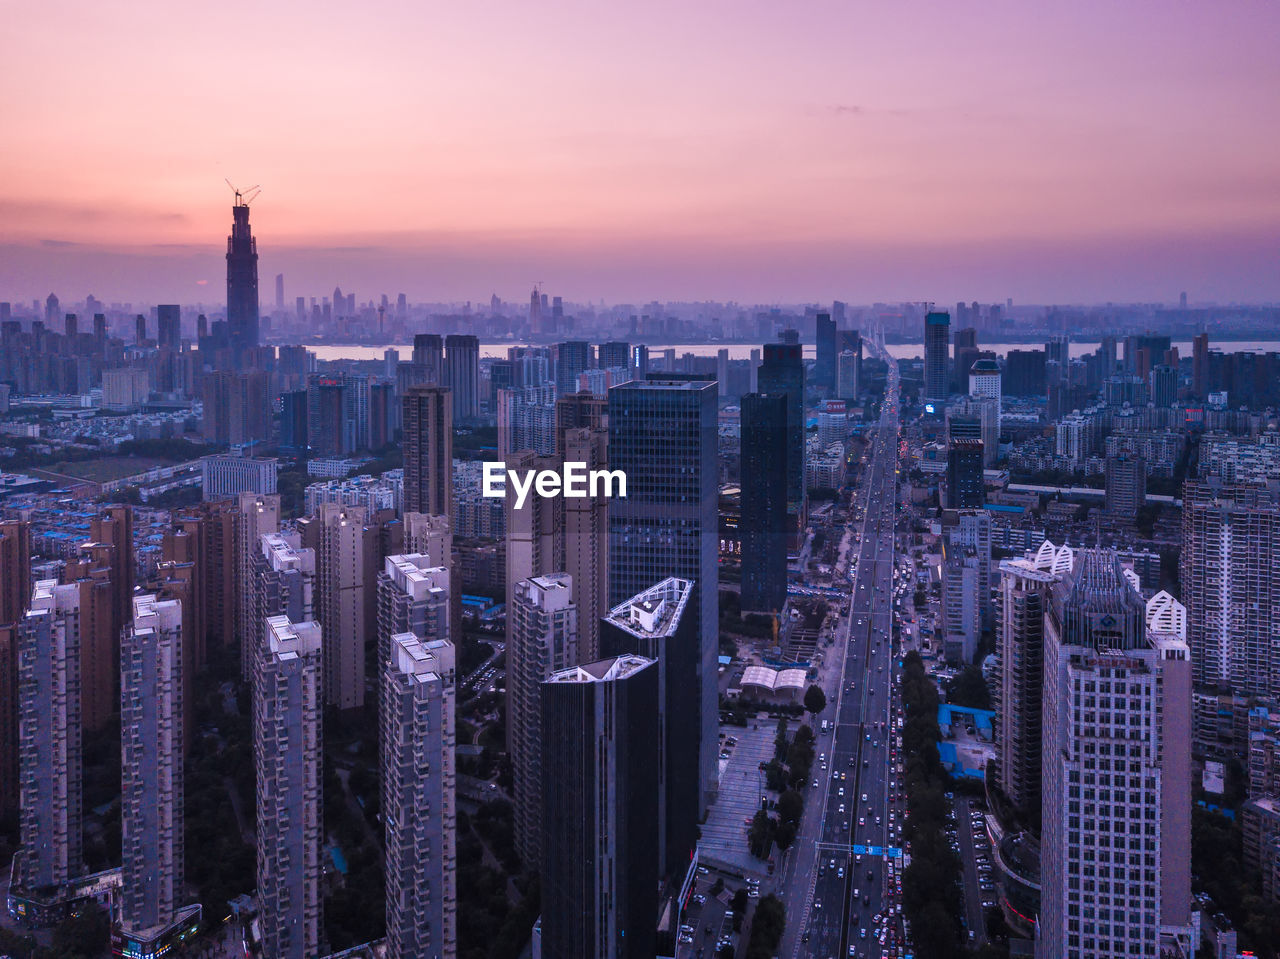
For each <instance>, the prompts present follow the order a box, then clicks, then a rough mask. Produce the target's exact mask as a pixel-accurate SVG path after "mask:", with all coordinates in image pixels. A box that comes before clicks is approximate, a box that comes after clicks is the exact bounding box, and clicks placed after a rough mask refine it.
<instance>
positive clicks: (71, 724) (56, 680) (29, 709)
mask: <svg viewBox="0 0 1280 959" xmlns="http://www.w3.org/2000/svg"><path fill="white" fill-rule="evenodd" d="M80 593H81V591H80V588H79V586H77V585H75V584H63V585H59V584H58V583H57V582H56V581H54V580H51V579H46V580H40V581H39V582H37V583H36V584H35V586H34V587H33V588H32V591H31V602H30V608H29V609H28V610H27V614H26V616H25V617H24V618H23V619H22V621H21V622H20V623H19V625H18V729H19V746H18V749H19V758H18V768H19V793H20V798H19V804H20V806H21V810H22V811H21V813H20V816H19V833H20V838H21V843H22V848H21V849H20V850H19V851H18V853H17V862H16V863H15V865H14V870H13V879H14V885H15V886H17V887H18V888H19V889H21V890H24V891H35V890H38V889H42V888H44V887H46V886H57V885H61V884H63V883H65V882H67V881H68V880H69V879H72V878H73V877H75V876H78V875H80V874H81V873H82V872H83V870H84V859H83V856H82V849H83V845H82V844H83V838H82V826H83V810H82V796H81V791H80V788H81V787H80V779H81V738H80V737H81V724H80Z"/></svg>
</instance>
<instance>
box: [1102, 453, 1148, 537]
mask: <svg viewBox="0 0 1280 959" xmlns="http://www.w3.org/2000/svg"><path fill="white" fill-rule="evenodd" d="M1105 478H1106V484H1107V490H1106V510H1107V512H1108V513H1110V514H1111V515H1112V516H1114V517H1115V518H1117V519H1125V520H1128V521H1130V522H1133V520H1135V519H1137V517H1138V510H1140V509H1141V508H1142V507H1143V506H1144V505H1146V502H1147V461H1146V460H1145V459H1143V458H1142V457H1141V456H1136V455H1134V454H1132V453H1121V454H1119V455H1117V456H1108V457H1107V462H1106V467H1105Z"/></svg>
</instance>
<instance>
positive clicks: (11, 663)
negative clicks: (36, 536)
mask: <svg viewBox="0 0 1280 959" xmlns="http://www.w3.org/2000/svg"><path fill="white" fill-rule="evenodd" d="M30 599H31V524H30V523H29V522H27V521H26V520H0V816H7V815H10V814H13V813H16V812H17V811H18V624H19V623H20V622H21V621H22V619H23V617H24V615H25V613H26V609H27V602H28V601H29V600H30Z"/></svg>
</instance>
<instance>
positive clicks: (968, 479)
mask: <svg viewBox="0 0 1280 959" xmlns="http://www.w3.org/2000/svg"><path fill="white" fill-rule="evenodd" d="M983 449H984V447H983V443H982V440H975V439H969V438H966V437H957V438H955V439H952V440H951V441H950V442H949V443H948V444H947V506H948V507H950V508H951V509H981V508H982V506H983V504H984V503H985V502H986V498H987V494H986V487H985V485H984V480H983V473H982V469H983V463H982V459H983Z"/></svg>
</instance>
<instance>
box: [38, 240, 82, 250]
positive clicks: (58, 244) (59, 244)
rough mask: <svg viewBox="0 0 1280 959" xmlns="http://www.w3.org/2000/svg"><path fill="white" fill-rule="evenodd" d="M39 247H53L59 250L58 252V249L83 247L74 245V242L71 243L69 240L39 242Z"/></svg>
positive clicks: (79, 244)
mask: <svg viewBox="0 0 1280 959" xmlns="http://www.w3.org/2000/svg"><path fill="white" fill-rule="evenodd" d="M40 245H41V246H51V247H54V248H55V249H59V250H60V249H63V248H64V247H69V246H83V245H84V244H83V243H74V242H72V241H71V240H41V241H40Z"/></svg>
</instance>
